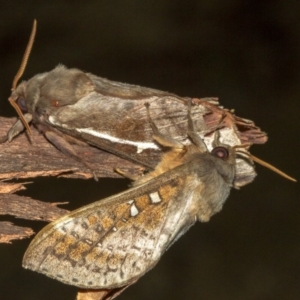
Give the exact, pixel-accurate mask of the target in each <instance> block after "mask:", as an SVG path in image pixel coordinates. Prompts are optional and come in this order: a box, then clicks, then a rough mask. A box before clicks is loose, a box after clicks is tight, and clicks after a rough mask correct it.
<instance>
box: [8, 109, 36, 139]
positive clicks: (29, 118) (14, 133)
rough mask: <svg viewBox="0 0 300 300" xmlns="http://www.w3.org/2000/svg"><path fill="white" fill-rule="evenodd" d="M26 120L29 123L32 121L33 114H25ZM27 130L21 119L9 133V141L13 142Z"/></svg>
mask: <svg viewBox="0 0 300 300" xmlns="http://www.w3.org/2000/svg"><path fill="white" fill-rule="evenodd" d="M24 119H25V121H26V122H27V123H30V122H31V121H32V114H29V113H27V114H25V115H24ZM24 129H25V127H24V125H23V122H22V121H21V120H20V119H19V120H18V121H17V122H16V123H15V124H14V125H13V126H12V127H11V128H10V129H9V131H8V133H7V140H8V141H9V142H11V141H12V140H13V138H14V137H15V136H17V135H18V134H19V133H21V132H22V131H23V130H24Z"/></svg>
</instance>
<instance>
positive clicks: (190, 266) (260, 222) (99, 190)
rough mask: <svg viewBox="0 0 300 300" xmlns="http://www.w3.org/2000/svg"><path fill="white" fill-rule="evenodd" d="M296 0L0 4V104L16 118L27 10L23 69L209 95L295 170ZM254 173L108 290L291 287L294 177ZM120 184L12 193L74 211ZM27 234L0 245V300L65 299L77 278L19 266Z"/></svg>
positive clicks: (187, 294)
mask: <svg viewBox="0 0 300 300" xmlns="http://www.w3.org/2000/svg"><path fill="white" fill-rule="evenodd" d="M299 6H300V5H299V1H296V0H290V1H284V0H273V1H266V0H261V1H237V0H229V1H212V0H203V1H195V0H194V1H192V0H191V1H178V0H173V1H166V0H160V1H155V0H143V1H138V0H127V1H88V0H87V1H78V0H72V1H67V0H65V1H57V0H52V1H48V2H46V1H30V0H27V1H6V2H2V3H1V6H0V16H1V17H0V24H1V26H0V44H1V46H0V65H1V72H0V85H1V88H0V113H1V115H2V116H8V117H13V116H16V113H15V112H14V111H13V109H12V108H11V107H10V106H9V104H8V101H7V98H8V96H9V94H10V88H11V84H12V80H13V77H14V76H15V73H16V71H17V69H18V68H19V64H20V61H21V58H22V56H23V53H24V50H25V47H26V44H27V41H28V37H29V34H30V31H31V26H32V21H33V19H34V18H36V19H37V20H38V31H37V37H36V42H35V45H34V47H33V51H32V54H31V57H30V59H29V63H28V66H27V69H26V71H25V74H24V76H23V78H24V79H28V78H30V77H32V76H33V75H35V74H36V73H39V72H45V71H50V70H51V69H53V68H54V67H55V66H56V65H57V64H59V63H62V64H65V65H66V66H68V67H77V68H80V69H82V70H85V71H88V72H91V73H94V74H96V75H99V76H102V77H106V78H108V79H111V80H116V81H121V82H127V83H132V84H138V85H142V86H146V87H151V88H156V89H161V90H165V91H169V92H173V93H176V94H178V95H180V96H190V97H210V96H214V97H216V96H217V97H219V98H220V102H221V104H222V105H224V106H225V107H227V108H234V109H235V111H236V114H237V115H238V116H241V117H245V118H248V119H251V120H254V121H255V123H256V124H257V125H258V126H259V127H261V128H262V130H264V131H266V132H268V135H269V141H268V143H267V144H265V145H262V146H255V147H253V148H252V149H251V150H252V153H253V154H254V155H257V156H258V157H260V158H262V159H264V160H267V161H268V162H270V163H273V164H274V165H276V166H277V167H278V168H280V169H282V170H283V171H286V172H287V173H288V174H290V175H291V176H294V177H296V178H298V179H300V172H299V155H298V154H297V153H295V151H296V150H297V149H299V130H300V127H299V100H300V88H299V80H300V76H299V75H300V72H299V68H300V47H299V44H300V26H299V8H300V7H299ZM257 173H258V177H257V178H256V180H255V181H254V182H253V183H252V184H250V185H248V186H246V187H243V188H242V189H241V190H239V191H236V190H234V191H232V192H231V195H230V197H229V199H228V200H227V203H226V205H225V207H224V208H223V210H222V212H221V213H219V214H218V215H216V216H214V217H213V218H212V220H211V221H210V222H209V223H207V224H200V223H199V224H197V225H196V226H194V227H193V228H192V229H190V230H189V231H188V232H187V234H185V235H184V236H183V237H182V238H181V239H180V240H179V241H178V242H176V243H175V244H174V245H173V246H172V247H171V248H170V249H169V250H168V251H167V253H166V254H165V255H164V256H163V257H162V259H161V261H160V262H159V263H158V265H157V266H156V267H155V268H154V269H153V270H152V271H151V272H149V273H148V274H147V275H145V276H144V277H142V278H141V279H140V280H139V281H138V283H137V284H135V285H134V286H132V287H130V288H129V289H128V290H126V291H125V292H124V293H123V294H122V295H121V296H120V297H119V298H118V299H120V300H121V299H123V300H126V299H131V300H134V299H146V300H147V299H151V300H152V299H156V300H159V299H164V300H165V299H173V300H176V299H205V300H219V299H222V300H229V299H230V300H239V299H243V300H250V299H264V300H267V299H272V300H274V299H299V294H300V282H299V280H300V217H299V209H300V203H299V200H300V199H299V184H297V183H292V182H289V181H287V180H285V179H283V178H281V177H279V176H278V175H276V174H274V173H272V172H271V171H269V170H266V169H264V168H262V167H260V166H258V167H257ZM127 184H128V182H127V181H126V180H121V179H119V180H116V179H114V180H112V179H101V180H99V182H98V183H96V182H94V181H93V180H90V181H79V180H76V181H75V180H63V179H56V178H52V179H46V178H42V179H38V180H36V181H35V184H31V185H28V190H27V191H25V192H23V193H22V194H23V195H29V196H32V197H33V198H35V199H39V200H44V201H49V202H63V201H70V204H69V205H68V206H67V208H68V209H75V208H77V207H80V206H82V205H84V204H87V203H90V202H93V201H95V200H98V199H101V198H102V197H105V196H108V195H112V194H114V193H116V192H119V191H121V190H124V189H126V188H127ZM0 220H1V221H4V220H9V221H13V222H15V223H16V224H18V225H23V226H26V225H30V226H32V224H33V222H23V221H22V222H21V221H20V220H15V219H13V218H10V217H6V216H0ZM44 225H45V223H42V222H36V223H35V225H34V226H35V229H36V230H40V229H41V228H42V227H43V226H44ZM29 242H30V240H29V239H27V240H23V241H15V242H13V244H11V245H5V244H0V299H5V300H13V299H20V300H29V299H30V300H32V299H44V300H47V299H49V300H50V299H51V300H52V299H53V298H55V299H64V300H68V299H74V298H75V294H76V290H77V289H76V288H74V287H71V286H67V285H64V284H61V283H59V282H56V281H55V280H51V279H48V278H47V277H45V276H43V275H39V274H37V273H34V272H31V271H28V270H24V269H22V267H21V261H22V256H23V254H24V251H25V249H26V247H27V246H28V244H29Z"/></svg>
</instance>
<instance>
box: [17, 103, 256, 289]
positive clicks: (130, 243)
mask: <svg viewBox="0 0 300 300" xmlns="http://www.w3.org/2000/svg"><path fill="white" fill-rule="evenodd" d="M148 114H149V111H148ZM149 119H150V124H151V127H152V130H153V139H154V140H155V141H156V143H157V144H159V145H161V146H163V147H164V148H166V147H167V148H169V149H170V151H168V152H166V153H165V154H164V156H163V157H162V160H161V162H160V163H159V164H158V165H157V166H156V168H155V170H154V171H152V172H150V173H148V174H146V175H145V176H143V177H140V178H132V179H134V180H135V182H134V184H133V187H132V188H130V189H129V190H127V191H125V192H123V193H120V194H117V195H115V196H112V197H109V198H106V199H103V200H100V201H97V202H94V203H91V204H89V205H87V206H84V207H82V208H79V209H77V210H75V211H73V212H71V213H69V214H67V215H66V216H64V217H62V218H59V219H58V220H56V221H54V222H53V223H51V224H49V225H48V226H46V227H45V228H44V229H43V230H42V231H41V232H39V233H38V234H37V236H36V237H35V238H34V240H33V241H32V242H31V244H30V246H29V248H28V249H27V251H26V253H25V255H24V259H23V267H25V268H28V269H31V270H33V271H37V272H40V273H43V274H45V275H47V276H49V277H51V278H54V279H57V280H59V281H61V282H63V283H66V284H71V285H75V286H77V287H80V288H85V289H117V288H122V287H126V286H128V285H130V284H132V283H134V282H135V281H136V280H137V279H139V278H140V277H141V276H142V275H144V274H145V273H146V272H147V271H149V270H150V269H152V268H153V267H154V266H155V265H156V263H157V262H158V261H159V259H160V257H161V256H162V254H163V253H164V252H165V251H166V250H167V249H168V247H170V246H171V245H172V244H173V243H174V242H175V241H176V240H177V239H178V238H179V237H180V236H181V235H183V234H184V233H185V232H186V231H187V230H188V229H189V228H190V227H191V226H192V225H194V224H195V223H196V222H197V221H200V222H207V221H209V219H210V218H211V216H213V215H214V214H215V213H217V212H219V211H220V210H221V209H222V206H223V204H224V202H225V200H226V199H227V197H228V195H229V192H230V189H231V188H232V187H235V185H234V178H235V172H236V156H237V155H239V154H240V153H241V154H243V157H247V158H244V159H245V160H246V163H249V162H250V161H251V155H250V154H248V153H247V151H245V149H243V148H245V145H235V146H230V145H228V144H225V143H224V142H223V141H222V140H223V138H224V136H222V135H221V134H220V131H216V132H215V133H214V138H213V142H212V145H213V148H212V150H211V151H209V150H208V148H207V146H206V144H205V142H204V141H203V139H202V138H201V137H200V136H199V135H198V134H197V133H196V132H195V129H194V123H193V121H192V117H191V106H190V105H189V109H188V136H189V138H190V139H191V141H192V144H190V145H184V144H182V143H181V142H179V141H177V140H175V139H173V138H172V137H170V136H167V135H164V134H162V133H161V132H160V130H158V128H157V126H156V124H155V123H154V122H153V121H152V119H151V118H150V115H149ZM238 149H242V150H238ZM240 151H241V152H240ZM120 172H121V171H120ZM121 173H122V172H121ZM124 175H126V174H124ZM126 176H127V177H131V176H128V175H126Z"/></svg>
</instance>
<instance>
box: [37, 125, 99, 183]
mask: <svg viewBox="0 0 300 300" xmlns="http://www.w3.org/2000/svg"><path fill="white" fill-rule="evenodd" d="M43 133H44V135H45V137H46V138H47V139H48V140H49V141H50V142H51V143H52V144H53V145H54V146H55V147H56V148H57V149H59V150H60V151H61V152H62V153H64V154H65V155H67V156H72V157H73V158H75V159H76V160H77V161H79V162H81V163H82V164H83V165H85V166H86V167H87V168H88V169H90V170H91V171H92V173H93V176H94V179H95V180H96V181H98V177H97V175H96V172H95V170H94V169H93V167H92V166H91V165H90V164H89V163H87V162H86V161H84V160H83V159H82V158H81V157H79V156H78V154H77V153H76V151H75V150H74V149H73V147H72V146H71V145H70V144H69V143H68V142H67V141H66V140H65V139H64V137H62V136H60V135H59V134H57V133H55V132H54V131H50V130H47V131H44V132H43Z"/></svg>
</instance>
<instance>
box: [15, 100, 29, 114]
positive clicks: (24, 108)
mask: <svg viewBox="0 0 300 300" xmlns="http://www.w3.org/2000/svg"><path fill="white" fill-rule="evenodd" d="M17 104H18V106H19V107H20V109H21V110H22V112H27V104H26V100H25V98H23V97H19V98H18V100H17Z"/></svg>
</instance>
